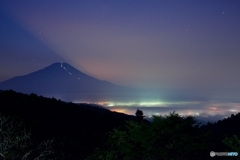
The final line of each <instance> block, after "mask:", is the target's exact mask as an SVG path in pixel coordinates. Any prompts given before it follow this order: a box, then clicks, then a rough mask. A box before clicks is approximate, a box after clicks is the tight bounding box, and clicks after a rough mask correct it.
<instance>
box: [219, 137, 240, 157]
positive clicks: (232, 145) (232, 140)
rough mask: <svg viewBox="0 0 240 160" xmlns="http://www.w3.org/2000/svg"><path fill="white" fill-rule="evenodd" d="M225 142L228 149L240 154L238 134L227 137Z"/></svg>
mask: <svg viewBox="0 0 240 160" xmlns="http://www.w3.org/2000/svg"><path fill="white" fill-rule="evenodd" d="M223 143H224V144H225V145H226V146H227V147H228V148H229V149H230V150H228V151H231V152H238V154H240V139H239V138H238V137H237V135H233V136H232V137H225V139H224V140H223Z"/></svg>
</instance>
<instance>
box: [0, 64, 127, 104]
mask: <svg viewBox="0 0 240 160" xmlns="http://www.w3.org/2000/svg"><path fill="white" fill-rule="evenodd" d="M0 89H1V90H8V89H12V90H15V91H18V92H23V93H36V94H40V95H43V96H48V97H49V96H50V97H56V98H60V99H63V100H67V101H69V100H70V101H78V100H81V101H99V100H101V101H102V100H120V99H121V98H123V96H125V95H126V94H127V93H129V92H131V91H130V89H128V88H126V87H122V86H118V85H115V84H112V83H110V82H107V81H102V80H98V79H96V78H94V77H91V76H88V75H87V74H85V73H82V72H81V71H79V70H77V69H76V68H74V67H72V66H71V65H69V64H67V63H54V64H52V65H50V66H48V67H46V68H43V69H41V70H38V71H36V72H33V73H30V74H27V75H24V76H17V77H14V78H12V79H9V80H6V81H4V82H1V83H0Z"/></svg>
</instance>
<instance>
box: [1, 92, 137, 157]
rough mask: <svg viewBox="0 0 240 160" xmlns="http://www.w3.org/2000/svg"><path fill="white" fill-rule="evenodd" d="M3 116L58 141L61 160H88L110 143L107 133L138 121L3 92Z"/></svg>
mask: <svg viewBox="0 0 240 160" xmlns="http://www.w3.org/2000/svg"><path fill="white" fill-rule="evenodd" d="M0 113H1V114H3V115H7V116H11V117H17V118H20V119H21V120H23V121H24V123H25V126H26V127H27V128H28V129H29V130H31V132H32V134H33V135H35V136H36V138H37V139H39V141H40V140H44V139H55V150H56V151H55V152H56V155H57V156H58V159H84V158H85V157H86V156H88V155H89V154H91V152H93V150H94V149H95V148H96V147H97V146H100V145H102V144H103V142H105V141H106V139H107V134H106V133H108V132H109V131H111V130H112V129H113V128H116V127H119V126H121V125H123V124H124V123H125V120H129V119H134V116H129V115H125V114H122V113H116V112H111V111H109V110H107V109H103V108H99V107H93V106H90V105H87V104H80V105H77V104H73V103H66V102H63V101H60V100H57V99H55V98H44V97H42V96H37V95H36V94H29V95H27V94H22V93H16V92H14V91H3V92H0Z"/></svg>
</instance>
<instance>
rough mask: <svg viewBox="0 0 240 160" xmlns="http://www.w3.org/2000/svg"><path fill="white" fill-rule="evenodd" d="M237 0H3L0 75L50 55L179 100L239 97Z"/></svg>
mask: <svg viewBox="0 0 240 160" xmlns="http://www.w3.org/2000/svg"><path fill="white" fill-rule="evenodd" d="M239 17H240V1H239V0H231V1H229V0H217V1H215V0H194V1H193V0H181V1H180V0H161V1H160V0H155V1H154V0H118V1H117V0H114V1H104V0H101V1H100V0H71V1H66V0H51V1H49V0H34V1H30V0H21V1H13V0H3V1H0V82H1V81H4V80H7V79H9V78H12V77H14V76H16V75H24V74H27V73H30V72H33V71H35V70H38V69H40V68H44V67H46V66H48V65H50V64H51V63H54V62H67V63H69V64H70V65H72V66H74V67H76V68H77V69H79V70H81V71H82V72H85V73H86V74H89V75H91V76H93V77H96V78H98V79H102V80H107V81H110V82H113V83H115V84H119V85H124V86H128V87H134V88H143V89H154V90H157V91H158V92H160V93H161V95H163V97H164V94H165V93H166V94H168V95H170V94H172V95H174V96H175V97H176V99H177V98H178V100H181V98H183V99H184V97H190V99H191V97H193V99H194V100H196V99H197V100H199V101H200V100H202V101H203V100H204V101H224V102H233V101H234V102H236V101H237V102H239V101H240V99H239V97H240V30H239V29H240V18H239Z"/></svg>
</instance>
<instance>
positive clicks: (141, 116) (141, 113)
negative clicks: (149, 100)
mask: <svg viewBox="0 0 240 160" xmlns="http://www.w3.org/2000/svg"><path fill="white" fill-rule="evenodd" d="M135 115H136V118H137V120H138V121H142V120H143V118H144V117H145V116H144V115H143V111H141V110H139V109H137V111H136V113H135Z"/></svg>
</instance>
